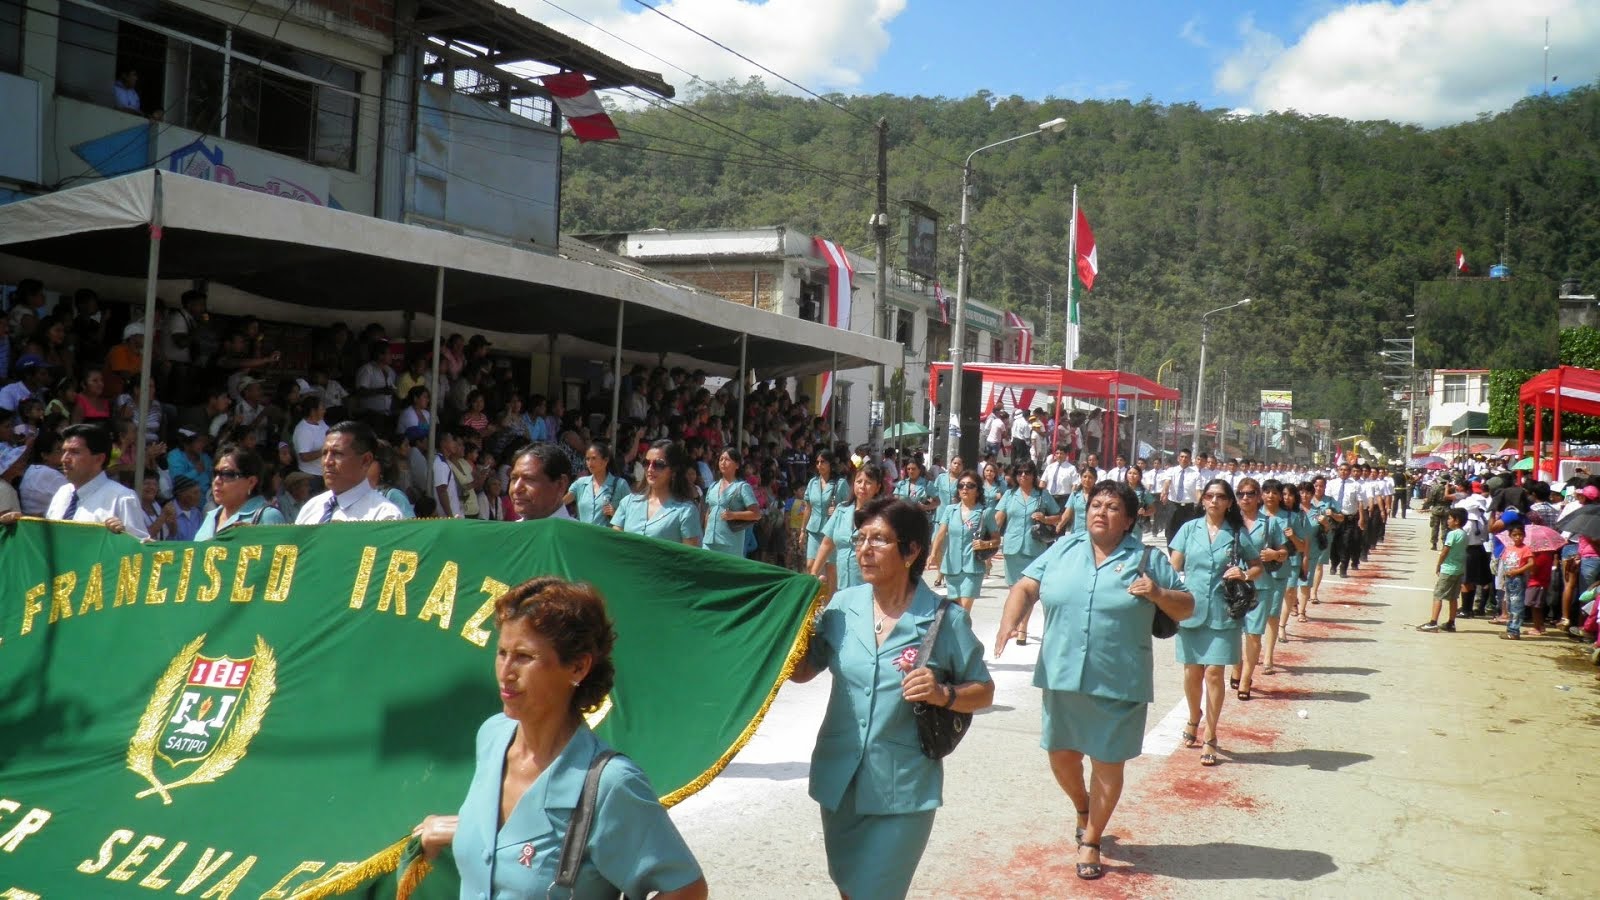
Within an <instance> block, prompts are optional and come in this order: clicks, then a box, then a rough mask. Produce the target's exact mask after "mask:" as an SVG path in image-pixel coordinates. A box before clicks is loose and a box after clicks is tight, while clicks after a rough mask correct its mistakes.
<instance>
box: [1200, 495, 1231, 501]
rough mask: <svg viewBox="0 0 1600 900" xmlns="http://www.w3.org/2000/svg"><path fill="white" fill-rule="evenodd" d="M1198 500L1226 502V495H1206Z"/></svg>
mask: <svg viewBox="0 0 1600 900" xmlns="http://www.w3.org/2000/svg"><path fill="white" fill-rule="evenodd" d="M1200 499H1201V500H1226V499H1228V495H1227V494H1206V495H1204V496H1202V497H1201V498H1200Z"/></svg>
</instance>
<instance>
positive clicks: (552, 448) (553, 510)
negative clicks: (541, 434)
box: [507, 441, 572, 522]
mask: <svg viewBox="0 0 1600 900" xmlns="http://www.w3.org/2000/svg"><path fill="white" fill-rule="evenodd" d="M571 486H572V460H571V459H569V458H568V457H567V454H565V453H563V452H562V450H561V448H560V447H558V446H556V445H555V444H551V443H548V442H543V441H541V442H539V443H537V444H529V445H528V446H527V447H526V448H525V449H523V451H522V452H521V453H518V454H517V458H516V460H515V461H514V462H512V464H511V490H510V491H509V492H507V496H509V497H510V498H511V508H512V510H513V511H514V512H516V514H517V520H518V521H521V522H531V521H533V520H534V519H570V518H572V513H570V512H568V511H567V506H566V504H564V503H562V502H561V501H562V500H563V499H565V498H566V496H567V491H568V489H570V488H571Z"/></svg>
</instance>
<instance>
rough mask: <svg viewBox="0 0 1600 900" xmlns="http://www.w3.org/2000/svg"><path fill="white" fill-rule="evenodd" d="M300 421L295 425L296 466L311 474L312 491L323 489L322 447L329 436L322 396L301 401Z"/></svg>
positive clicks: (316, 492) (312, 396)
mask: <svg viewBox="0 0 1600 900" xmlns="http://www.w3.org/2000/svg"><path fill="white" fill-rule="evenodd" d="M299 413H300V422H299V423H298V424H296V425H295V426H294V440H293V446H294V457H295V464H296V467H297V468H298V469H299V470H300V471H302V472H304V473H306V474H307V475H310V476H311V493H313V494H318V493H321V492H322V490H323V484H322V449H323V444H324V443H326V442H327V438H328V422H327V419H326V417H325V414H326V413H327V407H325V406H323V405H322V398H321V397H319V396H317V395H315V394H312V395H311V396H309V397H306V398H304V399H302V400H301V401H300V407H299Z"/></svg>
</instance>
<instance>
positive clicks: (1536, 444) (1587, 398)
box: [1517, 366, 1600, 472]
mask: <svg viewBox="0 0 1600 900" xmlns="http://www.w3.org/2000/svg"><path fill="white" fill-rule="evenodd" d="M1530 406H1531V407H1533V471H1534V472H1543V471H1545V467H1544V466H1542V465H1541V464H1540V463H1541V461H1542V456H1543V447H1544V414H1543V413H1544V411H1545V410H1547V409H1548V410H1550V411H1551V412H1552V413H1553V417H1554V420H1555V434H1554V435H1552V436H1551V446H1552V447H1553V448H1554V450H1553V456H1554V459H1553V461H1552V464H1551V465H1550V467H1549V468H1550V471H1552V472H1559V471H1560V470H1561V414H1562V413H1578V414H1579V415H1585V416H1600V372H1597V371H1595V370H1593V369H1580V368H1578V367H1577V366H1557V367H1556V368H1554V369H1550V370H1548V371H1545V372H1540V373H1539V374H1537V375H1535V376H1533V377H1532V378H1529V379H1528V380H1527V381H1524V382H1523V383H1522V387H1521V388H1518V389H1517V455H1518V456H1521V455H1523V453H1525V452H1526V450H1525V443H1526V437H1527V413H1528V407H1530Z"/></svg>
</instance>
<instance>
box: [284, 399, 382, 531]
mask: <svg viewBox="0 0 1600 900" xmlns="http://www.w3.org/2000/svg"><path fill="white" fill-rule="evenodd" d="M377 448H378V436H377V435H376V434H374V433H373V431H372V426H370V425H367V424H366V423H365V422H340V423H339V424H337V425H335V426H333V427H332V428H329V429H328V436H327V437H326V438H325V439H324V441H323V445H322V480H323V481H324V482H326V483H327V485H328V489H327V490H326V491H323V492H322V493H320V494H317V495H316V496H314V497H312V498H311V499H309V500H307V501H306V505H305V506H302V507H300V514H299V515H297V516H295V520H294V523H295V524H296V525H320V524H322V523H324V522H373V521H380V520H381V521H397V520H399V519H401V518H402V515H401V512H400V508H399V507H397V506H395V505H394V504H393V503H390V502H389V501H388V499H387V498H385V497H384V496H383V495H382V494H380V493H378V492H377V491H375V490H373V488H372V485H371V483H370V482H368V481H367V470H368V469H370V468H371V467H372V454H373V453H374V452H375V451H376V450H377Z"/></svg>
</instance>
